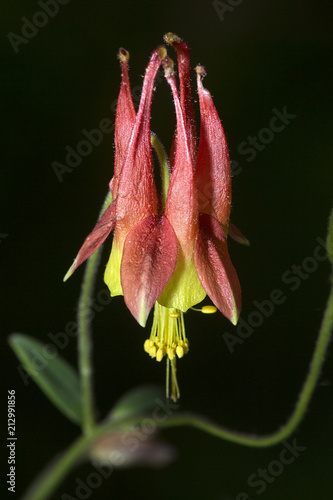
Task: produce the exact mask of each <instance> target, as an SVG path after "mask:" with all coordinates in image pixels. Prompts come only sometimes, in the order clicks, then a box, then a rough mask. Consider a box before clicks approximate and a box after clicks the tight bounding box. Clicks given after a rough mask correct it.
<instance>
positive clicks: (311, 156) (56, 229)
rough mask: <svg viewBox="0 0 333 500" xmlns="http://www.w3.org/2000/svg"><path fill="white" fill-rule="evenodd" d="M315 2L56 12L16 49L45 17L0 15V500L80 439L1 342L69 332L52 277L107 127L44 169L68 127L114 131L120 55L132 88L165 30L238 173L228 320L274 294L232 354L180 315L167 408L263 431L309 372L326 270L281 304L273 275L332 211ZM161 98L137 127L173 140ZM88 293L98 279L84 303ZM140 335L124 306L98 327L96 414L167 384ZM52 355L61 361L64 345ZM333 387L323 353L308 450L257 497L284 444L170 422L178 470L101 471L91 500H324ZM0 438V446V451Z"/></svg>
mask: <svg viewBox="0 0 333 500" xmlns="http://www.w3.org/2000/svg"><path fill="white" fill-rule="evenodd" d="M236 3H237V2H230V4H229V5H231V4H232V5H235V4H236ZM225 4H228V2H225ZM330 6H331V3H330V2H328V1H323V2H320V3H319V2H318V3H317V4H316V3H315V2H313V1H309V0H305V1H304V0H292V1H290V0H288V1H287V0H272V1H270V2H265V1H263V0H253V1H251V2H248V1H244V2H241V1H240V2H238V5H237V6H234V7H230V10H229V11H227V12H225V14H224V20H222V19H221V15H220V16H219V15H218V13H217V11H216V9H215V7H214V4H213V3H212V2H210V1H209V2H206V1H203V0H198V1H191V2H190V1H180V2H176V1H175V0H170V1H168V2H163V3H162V2H150V1H146V2H134V1H128V0H124V1H121V2H119V1H115V2H106V1H102V0H95V1H94V2H92V1H90V2H89V1H80V2H79V1H78V0H70V1H69V2H68V3H67V4H66V5H63V6H59V12H58V14H57V15H56V16H55V17H54V18H50V19H49V21H48V24H47V25H46V26H44V27H41V28H40V29H39V31H38V33H37V34H36V35H35V36H34V37H33V38H31V39H30V40H28V43H27V44H20V45H19V46H18V53H15V51H14V49H13V47H12V45H11V43H10V41H9V40H8V38H7V34H8V33H9V32H13V33H15V34H17V35H21V29H22V25H23V21H22V19H21V18H22V17H23V16H26V17H27V18H28V19H29V20H31V19H32V18H33V16H34V14H35V13H36V12H37V11H40V10H41V9H40V7H39V6H38V4H37V2H34V1H28V0H25V1H17V2H11V3H8V4H7V5H4V3H3V4H2V7H1V11H2V12H1V15H0V19H1V31H0V33H1V41H2V48H1V55H2V68H3V71H2V75H1V83H2V100H1V107H2V111H1V115H2V117H3V126H2V132H1V139H2V142H3V148H2V167H1V212H2V213H1V227H0V232H1V234H2V235H3V236H2V238H1V243H0V259H1V284H2V286H1V290H2V298H1V303H2V311H1V340H2V346H1V357H2V359H1V366H2V385H3V396H2V403H1V406H2V411H3V413H4V414H6V399H7V396H6V391H7V390H8V389H15V391H16V397H17V403H16V404H17V406H16V408H17V435H18V442H17V494H15V496H14V495H12V497H11V498H14V497H15V498H18V496H19V493H23V491H24V490H25V488H26V487H27V485H28V484H29V482H30V481H31V480H32V478H34V477H35V476H36V475H37V473H38V471H40V470H41V469H42V468H43V467H44V466H45V464H46V463H48V462H49V461H50V460H51V458H52V457H54V456H55V454H56V453H58V452H59V450H62V449H65V448H66V447H67V446H68V445H69V443H71V442H72V441H73V440H74V439H75V438H76V437H77V436H78V430H77V428H76V427H75V426H74V425H73V424H71V423H70V422H68V421H67V420H66V419H65V418H64V417H63V416H62V414H60V413H58V411H57V410H56V409H55V408H54V407H53V406H52V405H51V403H49V402H48V401H47V400H46V399H45V397H44V395H43V394H42V393H41V392H40V390H39V389H38V388H37V387H36V386H35V385H34V384H33V383H32V382H30V383H29V384H28V385H27V386H25V385H24V383H23V381H22V379H21V377H20V374H19V372H18V370H17V365H18V361H17V360H16V358H15V356H14V354H13V353H12V351H11V350H10V348H9V347H8V345H7V338H8V335H9V334H10V333H11V332H23V333H26V334H29V335H32V336H34V337H36V338H38V339H40V340H41V341H44V342H45V343H48V342H49V337H48V334H49V333H50V332H52V333H53V334H55V333H57V332H61V331H63V329H64V327H65V325H66V324H67V322H68V321H71V320H74V319H75V308H76V303H77V297H78V293H79V289H80V280H81V277H82V272H83V270H82V269H80V270H79V271H78V272H77V273H76V275H75V276H73V277H72V278H71V280H70V281H69V282H67V283H66V284H63V283H62V277H63V275H64V273H65V272H66V270H67V268H68V267H69V265H70V264H71V262H72V259H73V258H74V256H75V255H76V252H77V250H78V248H79V247H80V245H81V243H82V241H83V239H84V238H85V236H86V235H87V234H88V232H89V231H90V230H91V228H92V227H93V225H94V223H95V220H96V217H97V214H98V211H99V208H100V205H101V203H102V200H103V198H104V195H105V193H106V190H107V185H108V182H109V180H110V178H111V176H112V168H113V167H112V163H113V140H112V134H106V135H105V136H104V140H103V142H102V144H101V145H99V146H96V147H94V148H93V150H92V152H91V154H89V155H88V156H86V157H84V158H83V160H82V162H81V164H80V165H79V166H77V167H76V168H75V169H73V171H72V172H71V173H65V174H64V175H63V178H62V182H59V179H58V178H57V176H56V174H55V172H54V170H53V168H52V163H53V162H54V161H58V162H61V163H64V160H65V156H66V149H65V148H66V146H71V147H73V148H75V147H76V146H77V144H78V143H79V142H80V141H81V140H82V139H83V138H84V137H83V135H82V130H83V129H87V130H91V129H93V128H96V127H98V124H99V122H100V121H101V119H103V118H110V119H111V120H112V121H113V119H114V103H115V100H116V98H117V94H118V90H119V82H120V71H119V64H118V61H117V59H116V54H117V51H118V48H119V47H120V46H123V47H125V48H126V49H127V50H128V51H129V52H130V54H131V60H130V76H131V83H132V87H133V88H134V87H138V86H139V87H140V85H141V84H142V75H143V74H144V70H145V66H146V64H147V62H148V59H149V55H150V53H151V51H152V50H153V49H154V48H155V47H156V46H157V45H159V44H161V43H162V38H163V34H164V33H165V32H167V31H173V32H175V33H177V34H179V35H180V36H182V37H183V38H184V39H185V40H186V41H187V42H188V43H189V45H190V47H191V66H192V74H193V75H194V71H193V70H194V67H195V66H196V64H198V63H201V64H203V65H204V66H205V67H206V69H207V77H206V79H205V82H204V84H205V86H206V87H207V88H208V89H209V90H210V91H211V93H212V95H213V97H214V101H215V105H216V107H217V109H218V111H219V114H220V116H221V118H222V121H223V124H224V128H225V131H226V134H227V138H228V143H229V147H230V155H231V158H232V160H233V161H234V165H237V164H238V167H237V170H236V171H235V175H234V181H233V209H232V220H233V222H235V224H236V225H238V226H239V227H240V228H241V229H242V230H243V232H244V233H245V234H246V235H247V236H248V238H249V239H250V240H251V246H250V247H249V248H245V247H242V246H240V245H237V244H236V243H234V242H230V253H231V256H232V260H233V262H234V265H235V267H236V269H237V271H238V274H239V277H240V281H241V284H242V290H243V312H242V318H243V320H244V321H248V318H249V315H250V314H251V313H252V312H253V311H254V310H256V306H255V305H254V304H253V302H254V301H259V302H262V301H263V300H265V299H269V297H270V294H271V293H272V291H273V290H274V289H280V290H281V291H282V292H283V296H284V297H285V301H284V302H283V304H281V305H278V306H276V307H275V310H274V312H273V314H271V315H270V316H269V317H268V318H265V319H264V321H262V324H261V325H260V326H258V327H256V328H254V331H253V333H252V334H251V335H250V336H249V337H248V338H247V339H246V340H244V342H243V343H242V344H237V345H235V346H234V352H233V353H230V351H229V349H228V347H227V345H226V342H225V337H224V334H225V332H228V333H231V334H234V335H235V334H237V330H236V328H235V327H233V326H232V325H230V324H228V322H227V320H225V318H223V317H222V316H221V315H220V314H217V315H215V316H209V317H205V316H203V315H199V314H196V313H194V312H191V313H189V314H187V317H186V325H187V333H188V337H189V340H190V343H191V350H190V353H189V354H188V355H187V356H186V357H185V358H184V359H183V360H181V361H180V362H179V363H178V375H179V382H180V386H181V392H182V397H181V400H180V405H181V406H180V408H181V409H189V410H193V411H196V412H200V413H203V414H205V415H207V416H209V417H211V418H213V419H216V420H217V421H218V422H220V423H222V424H224V425H226V426H229V427H231V428H234V429H238V430H240V431H246V432H255V433H264V432H272V431H274V430H275V429H277V428H278V427H279V426H281V425H282V424H283V423H284V422H285V420H286V419H287V417H288V415H289V414H290V412H291V411H292V408H293V406H294V404H295V401H296V398H297V395H298V393H299V391H300V388H301V385H302V383H303V381H304V379H305V376H306V373H307V370H308V365H309V362H310V359H311V354H312V352H313V349H314V345H315V341H316V336H317V332H318V329H319V326H320V322H321V318H322V314H323V311H324V307H325V302H326V299H327V296H328V292H329V281H328V277H329V273H330V268H329V265H328V262H327V261H322V262H319V263H318V267H317V269H316V270H314V271H313V272H310V273H307V278H300V279H299V286H298V288H297V290H294V291H293V290H291V287H292V283H289V284H288V283H286V281H285V279H283V275H284V273H286V272H287V271H290V273H289V274H288V275H287V276H288V277H290V276H291V274H292V273H293V271H292V267H293V266H295V265H296V266H297V265H300V266H302V268H303V265H304V263H305V265H306V262H310V261H309V260H308V261H306V260H305V259H307V258H309V257H312V256H313V254H314V251H315V249H316V247H317V246H318V242H317V240H316V239H317V238H322V239H325V237H326V228H327V218H328V214H329V211H330V209H331V205H332V180H333V179H332V177H333V176H332V161H331V159H332V146H331V109H330V105H331V99H330V98H331V77H332V70H331V56H332V35H331V22H330V14H332V9H331V8H330ZM169 53H170V54H171V53H172V49H170V50H169ZM172 56H173V55H172V54H171V57H172ZM157 87H158V92H156V93H155V96H154V102H153V108H152V129H153V130H154V131H155V132H157V134H158V135H159V136H160V138H161V139H162V140H163V142H164V143H165V145H166V146H167V147H169V146H170V144H171V139H172V135H173V130H174V122H175V117H174V111H173V106H172V100H171V96H170V92H169V89H168V87H167V84H166V83H165V82H164V81H162V82H161V83H159V84H158V85H157ZM137 95H138V93H137ZM194 96H195V97H196V93H194ZM284 107H286V109H287V111H288V113H291V114H294V115H296V117H295V118H294V119H291V120H290V123H289V125H287V126H286V127H285V128H284V130H282V131H281V132H279V133H275V134H274V138H273V140H271V141H270V142H269V143H267V144H266V145H265V147H264V148H262V150H261V151H257V152H256V155H255V158H254V159H253V160H252V161H248V159H249V154H242V153H241V150H239V145H240V144H241V143H242V142H243V141H247V140H248V139H247V138H248V137H249V136H258V133H259V132H260V131H261V129H263V128H265V127H268V126H269V122H270V120H271V118H272V117H273V111H272V110H273V109H274V108H276V109H278V110H280V111H282V109H283V108H284ZM236 162H237V163H236ZM236 174H237V175H236ZM4 235H7V236H4ZM110 241H111V240H109V241H108V242H107V244H106V246H105V251H104V254H103V263H102V269H103V267H104V266H105V263H106V260H107V258H108V252H109V249H110ZM293 283H295V282H293ZM104 287H105V286H104V284H103V281H102V270H101V271H100V273H99V276H98V279H97V290H100V289H102V288H104ZM148 334H149V329H148V330H147V331H143V329H142V328H141V327H140V326H138V325H137V324H136V322H135V320H134V319H133V318H132V317H131V316H130V314H129V312H128V311H127V310H126V308H125V306H124V304H123V299H122V298H119V297H118V298H115V299H113V300H112V302H111V304H110V305H108V306H107V307H106V308H105V309H104V310H103V311H102V312H100V313H98V314H96V318H95V321H94V366H95V383H96V400H97V404H98V408H99V416H100V418H102V417H104V416H105V415H106V413H107V412H108V410H109V409H110V408H111V407H112V405H113V403H114V402H115V400H116V399H117V398H118V397H119V396H121V395H122V394H123V393H124V392H125V391H126V390H128V389H130V388H132V387H134V386H136V385H138V384H142V383H150V382H154V383H158V384H162V385H163V384H164V366H162V365H160V364H158V363H156V362H155V361H152V360H151V359H150V358H149V357H148V356H147V355H146V354H145V353H144V352H143V349H142V344H143V342H144V340H145V338H146V337H147V336H148ZM62 355H63V356H64V357H65V358H66V359H67V360H69V361H70V362H71V363H72V364H73V365H75V364H76V343H75V339H71V341H70V342H69V344H68V346H67V347H66V349H64V350H63V351H62ZM332 375H333V373H332V350H331V352H330V353H329V355H328V356H327V359H326V362H325V366H324V369H323V372H322V374H321V378H320V383H319V385H318V387H317V390H316V393H315V395H314V397H313V399H312V401H311V405H310V407H309V409H308V411H307V413H306V416H305V418H304V420H303V422H302V424H301V425H300V427H299V429H298V431H297V432H296V434H295V435H294V436H293V437H292V438H290V439H289V442H292V439H295V438H296V441H297V444H298V445H300V446H304V447H306V450H304V451H303V452H302V453H300V456H299V457H298V458H297V459H296V460H295V462H294V463H292V464H290V465H288V466H285V470H284V471H283V473H282V474H281V475H279V476H277V477H276V478H275V480H274V482H272V483H271V484H267V488H266V490H265V491H264V492H263V493H262V494H260V495H258V494H257V493H256V491H255V490H256V489H255V488H253V487H252V488H251V487H250V486H249V485H248V484H247V480H248V477H249V476H250V475H251V474H253V473H256V472H257V470H258V468H267V466H268V465H269V464H270V462H271V461H272V460H277V459H278V458H279V454H280V451H281V450H282V448H283V445H282V444H281V445H278V446H276V447H273V448H269V449H251V448H245V447H242V446H238V445H234V444H230V443H227V442H224V441H220V440H218V439H215V438H213V437H211V436H207V435H205V434H204V433H202V432H200V431H196V430H194V429H188V428H179V429H169V430H167V431H163V433H162V435H163V438H164V439H165V440H167V441H169V442H171V443H173V445H174V446H175V447H177V449H178V451H179V456H178V459H177V461H176V462H174V463H173V464H172V465H170V466H169V467H167V468H165V469H161V470H149V469H139V468H136V469H130V470H126V471H117V472H115V473H113V474H112V475H111V477H110V478H109V479H106V480H105V481H104V482H103V484H102V486H100V487H99V488H98V489H96V490H94V491H93V493H92V495H91V498H93V499H96V500H97V499H103V498H145V499H147V500H148V499H152V498H158V499H161V500H171V499H177V500H178V499H181V498H204V499H209V500H229V499H230V500H231V499H232V500H234V499H236V498H237V495H238V494H239V493H240V492H246V493H248V495H249V498H251V499H255V498H257V497H260V498H265V499H270V500H275V499H276V500H277V499H281V498H286V499H295V498H307V499H308V500H317V499H318V498H321V499H329V498H331V489H332V488H331V487H330V480H331V470H332V466H333V459H332V453H333V446H332V438H333V427H332V408H333V404H332ZM3 425H4V427H5V423H4V424H3ZM5 431H6V429H4V433H5ZM4 443H5V440H4V438H3V441H2V449H3V450H5V445H4ZM4 456H5V457H6V456H7V455H6V452H5V453H4ZM3 470H7V465H6V466H5V468H4V469H3ZM90 472H91V468H90V466H84V467H82V468H81V469H77V470H75V471H73V472H72V473H71V474H70V475H69V476H68V478H67V480H66V482H65V483H64V484H62V485H61V486H60V488H59V490H58V491H57V493H56V494H55V495H54V498H61V495H62V494H64V493H67V494H69V495H72V496H73V497H74V498H75V485H76V483H75V480H76V478H77V477H80V478H81V479H82V480H83V481H84V480H85V478H86V477H87V476H88V474H89V473H90ZM240 498H241V497H240ZM245 498H246V497H245Z"/></svg>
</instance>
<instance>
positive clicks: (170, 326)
mask: <svg viewBox="0 0 333 500" xmlns="http://www.w3.org/2000/svg"><path fill="white" fill-rule="evenodd" d="M188 349H189V344H188V340H187V338H186V335H185V323H184V316H183V313H182V312H180V311H178V310H177V309H169V308H167V307H163V306H161V305H160V304H158V303H157V302H156V304H155V310H154V321H153V326H152V330H151V334H150V338H149V339H147V340H146V341H145V343H144V350H145V351H146V352H147V353H148V354H149V355H150V356H151V357H152V358H156V361H162V359H163V358H164V356H167V357H168V359H169V360H170V361H172V360H173V359H174V358H175V357H176V356H177V357H178V358H182V357H183V356H184V354H186V353H187V352H188Z"/></svg>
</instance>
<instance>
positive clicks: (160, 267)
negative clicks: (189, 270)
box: [120, 215, 177, 326]
mask: <svg viewBox="0 0 333 500" xmlns="http://www.w3.org/2000/svg"><path fill="white" fill-rule="evenodd" d="M176 262H177V239H176V235H175V233H174V231H173V229H172V226H171V224H170V223H169V221H168V219H167V218H166V217H164V216H162V217H159V216H158V215H151V216H150V217H147V218H146V219H144V220H143V221H141V222H139V223H138V224H136V225H135V226H134V227H133V229H132V230H131V231H130V232H129V233H128V235H127V238H126V240H125V244H124V251H123V257H122V261H121V269H120V276H121V285H122V289H123V292H124V299H125V302H126V305H127V307H128V309H129V310H130V311H131V313H132V314H133V316H134V317H135V318H136V320H137V321H138V322H139V323H140V325H141V326H145V324H146V320H147V317H148V314H149V312H150V310H151V308H152V306H153V305H154V303H155V302H156V300H157V298H158V296H159V295H160V294H161V292H162V290H163V288H164V287H165V285H166V284H167V282H168V281H169V279H170V278H171V276H172V274H173V272H174V269H175V267H176Z"/></svg>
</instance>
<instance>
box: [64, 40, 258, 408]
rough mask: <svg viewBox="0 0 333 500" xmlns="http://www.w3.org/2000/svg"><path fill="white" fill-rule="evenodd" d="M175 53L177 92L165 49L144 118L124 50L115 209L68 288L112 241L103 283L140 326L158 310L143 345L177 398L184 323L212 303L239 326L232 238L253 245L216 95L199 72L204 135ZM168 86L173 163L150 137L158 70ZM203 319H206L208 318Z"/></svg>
mask: <svg viewBox="0 0 333 500" xmlns="http://www.w3.org/2000/svg"><path fill="white" fill-rule="evenodd" d="M164 40H165V42H166V43H167V44H170V45H172V46H173V47H174V49H175V50H176V53H177V62H178V77H179V89H178V85H177V81H176V76H175V70H174V63H173V61H172V59H170V58H169V57H168V56H167V51H166V48H165V47H164V46H161V47H159V48H157V49H156V50H154V52H153V53H152V55H151V57H150V61H149V63H148V66H147V68H146V72H145V76H144V80H143V86H142V93H141V99H140V104H139V108H138V111H137V112H136V111H135V108H134V105H133V101H132V96H131V88H130V82H129V75H128V62H129V53H128V52H127V51H126V50H125V49H120V50H119V53H118V57H119V61H120V65H121V70H122V72H121V75H122V77H121V86H120V92H119V97H118V102H117V110H116V119H115V139H114V140H115V164H114V174H113V177H112V179H111V181H110V185H109V187H110V190H111V193H112V199H113V201H112V203H111V205H110V206H109V207H108V208H107V209H106V211H105V212H104V213H103V215H102V216H101V218H100V219H99V221H98V222H97V224H96V226H95V228H94V229H93V231H92V232H91V233H90V234H89V236H88V237H87V238H86V240H85V241H84V243H83V245H82V247H81V249H80V251H79V253H78V255H77V257H76V259H75V261H74V263H73V265H72V266H71V268H70V270H69V271H68V273H67V275H66V276H65V279H67V278H68V277H69V276H70V275H71V274H72V273H73V272H74V271H75V270H76V269H77V267H78V266H79V265H80V264H82V263H83V262H84V261H85V260H86V259H87V258H88V257H89V256H90V255H92V253H94V252H95V250H96V249H97V248H99V246H100V245H101V244H102V243H103V242H104V240H105V239H106V238H107V236H108V235H109V234H110V233H111V231H114V235H113V242H112V249H111V255H110V258H109V261H108V264H107V266H106V269H105V275H104V279H105V282H106V284H107V286H108V287H109V290H110V293H111V295H112V296H116V295H123V296H124V300H125V303H126V305H127V307H128V309H129V310H130V312H131V313H132V315H133V316H134V317H135V318H136V320H137V321H138V322H139V324H140V325H141V326H145V324H146V321H147V317H148V315H149V312H150V311H151V309H152V307H153V306H154V305H155V308H154V311H155V314H154V321H153V327H152V333H151V336H150V338H149V339H148V340H146V342H145V344H144V348H145V350H146V352H148V353H149V354H150V356H151V357H154V358H156V360H157V361H161V360H162V359H163V357H164V356H165V357H166V358H167V360H168V363H167V369H168V374H169V368H170V366H171V390H170V389H169V375H168V383H167V393H168V395H169V394H171V397H172V398H173V399H174V400H176V399H177V398H178V396H179V389H178V383H177V379H176V365H175V362H176V358H177V357H179V358H180V357H182V356H183V355H184V354H186V353H187V351H188V349H189V343H188V340H187V338H186V335H185V326H184V317H183V313H185V312H186V311H187V310H188V309H190V308H193V306H195V305H196V304H198V303H199V302H201V301H202V300H203V299H204V298H205V296H206V295H208V296H209V298H210V299H211V301H212V302H213V303H214V307H213V306H212V308H213V310H216V308H217V309H219V310H220V311H221V312H222V314H223V315H224V316H225V317H226V318H228V319H229V320H230V321H231V322H232V323H233V324H236V323H237V321H238V317H239V313H240V310H241V288H240V284H239V281H238V277H237V273H236V271H235V269H234V267H233V265H232V262H231V260H230V257H229V253H228V247H227V236H228V232H229V234H230V236H232V237H233V238H234V239H236V240H237V241H240V242H241V243H244V244H248V241H247V240H246V238H245V237H244V236H243V235H242V233H241V232H240V231H239V230H238V229H237V228H236V227H235V226H233V225H231V224H229V216H230V208H231V169H230V158H229V151H228V146H227V141H226V137H225V134H224V130H223V127H222V124H221V121H220V118H219V115H218V113H217V110H216V108H215V105H214V103H213V99H212V97H211V94H210V93H209V91H208V90H207V89H205V88H204V86H203V83H202V80H203V78H204V76H205V75H206V70H205V68H204V67H203V66H197V67H196V69H195V70H196V78H197V92H198V95H199V107H200V120H201V122H200V135H199V146H198V145H197V134H196V125H195V119H194V110H193V103H192V93H191V81H190V54H189V48H188V45H187V44H186V43H185V42H184V41H183V40H182V39H181V38H179V37H178V36H177V35H175V34H173V33H167V34H166V35H165V37H164ZM161 66H162V67H163V68H164V74H165V78H166V80H167V82H168V84H169V86H170V89H171V93H172V96H173V101H174V106H175V112H176V130H175V132H174V138H173V143H172V147H171V151H170V155H169V158H170V161H168V159H167V156H166V154H165V150H164V148H163V146H162V144H161V143H160V141H159V140H158V139H157V137H156V136H155V135H154V134H152V133H151V131H150V115H151V103H152V96H153V91H154V83H155V78H156V75H157V72H158V70H159V68H160V67H161ZM152 147H153V148H154V149H155V150H156V153H157V156H158V158H159V160H160V166H161V171H162V180H163V186H162V193H158V190H157V188H156V184H155V180H154V171H153V158H152ZM203 312H204V311H203Z"/></svg>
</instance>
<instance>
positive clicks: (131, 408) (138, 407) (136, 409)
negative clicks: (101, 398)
mask: <svg viewBox="0 0 333 500" xmlns="http://www.w3.org/2000/svg"><path fill="white" fill-rule="evenodd" d="M164 398H165V395H164V391H163V390H162V389H161V388H160V387H157V386H155V385H144V386H140V387H136V388H135V389H133V390H131V391H129V392H126V393H125V394H124V395H123V396H122V397H121V398H120V399H119V401H117V403H116V404H115V406H114V407H113V409H112V411H111V413H110V415H109V418H110V419H112V420H122V419H124V418H127V417H131V416H134V415H140V414H143V413H147V412H149V411H152V410H153V409H154V408H156V407H157V406H158V402H161V401H163V400H164Z"/></svg>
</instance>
